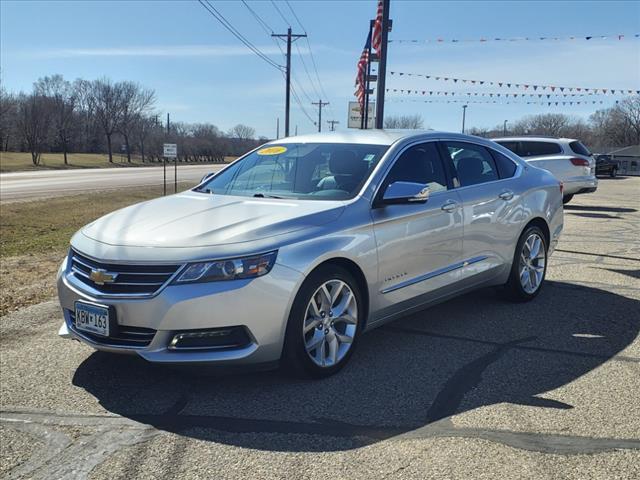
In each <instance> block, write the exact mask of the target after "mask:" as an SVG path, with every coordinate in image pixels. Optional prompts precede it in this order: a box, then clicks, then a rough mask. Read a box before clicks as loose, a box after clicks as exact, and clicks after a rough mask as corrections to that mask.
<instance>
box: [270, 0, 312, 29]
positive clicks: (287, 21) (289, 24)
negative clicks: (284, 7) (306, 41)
mask: <svg viewBox="0 0 640 480" xmlns="http://www.w3.org/2000/svg"><path fill="white" fill-rule="evenodd" d="M271 4H272V5H273V6H274V7H275V9H276V10H277V11H278V14H280V18H282V20H283V21H284V23H285V24H286V25H287V26H288V27H290V26H291V22H289V20H287V19H286V18H285V16H284V15H283V14H282V12H281V11H280V9H279V8H278V5H276V2H274V1H273V0H271ZM303 30H304V29H303ZM305 33H307V32H305Z"/></svg>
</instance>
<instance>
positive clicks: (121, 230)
mask: <svg viewBox="0 0 640 480" xmlns="http://www.w3.org/2000/svg"><path fill="white" fill-rule="evenodd" d="M344 208H345V207H344V204H343V202H339V201H324V200H317V201H316V200H292V199H265V198H247V197H235V196H227V195H215V194H213V195H210V194H201V193H196V192H184V193H180V194H177V195H171V196H169V197H163V198H158V199H155V200H151V201H148V202H143V203H139V204H136V205H132V206H130V207H127V208H123V209H122V210H117V211H115V212H113V213H110V214H108V215H106V216H104V217H102V218H100V219H98V220H96V221H95V222H93V223H90V224H89V225H87V226H86V227H84V228H83V229H82V234H83V235H84V236H86V237H89V238H91V239H93V240H96V241H98V242H101V243H106V244H109V245H120V246H132V247H173V248H179V247H184V248H190V247H206V246H213V245H227V244H232V243H239V242H249V241H256V240H260V239H264V238H268V237H272V236H275V235H281V234H285V233H290V232H293V231H296V230H303V229H307V228H311V227H317V226H319V225H323V224H326V223H329V222H332V221H333V220H336V219H337V218H338V217H339V216H340V214H341V213H342V211H343V210H344Z"/></svg>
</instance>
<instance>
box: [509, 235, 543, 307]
mask: <svg viewBox="0 0 640 480" xmlns="http://www.w3.org/2000/svg"><path fill="white" fill-rule="evenodd" d="M532 238H534V239H537V240H539V241H540V244H539V247H538V248H540V249H541V250H540V251H541V252H543V254H540V253H539V254H538V255H536V259H535V260H533V257H532V255H531V254H533V253H535V249H533V251H532V250H531V246H532V245H533V246H535V244H537V241H536V242H535V243H532V241H531V239H532ZM527 252H528V253H529V254H527ZM547 253H548V245H547V239H546V237H545V235H544V233H543V231H542V230H541V229H540V228H539V227H536V226H534V225H532V226H530V227H527V228H526V229H525V231H524V232H522V235H520V238H519V239H518V243H517V245H516V249H515V252H514V254H513V262H512V263H511V272H510V273H509V280H508V281H507V283H506V284H505V285H504V293H505V294H506V296H507V298H508V299H510V300H512V301H515V302H528V301H530V300H533V299H534V298H535V297H536V296H537V295H538V294H539V293H540V290H541V289H542V285H543V284H544V280H545V277H546V274H547V258H548V255H547ZM540 256H541V258H540ZM524 258H526V259H527V260H528V261H527V262H525V261H523V259H524ZM523 269H524V270H526V272H527V273H526V276H528V279H527V278H525V274H524V273H523ZM539 274H541V275H539ZM534 278H535V282H536V285H537V286H535V288H534V285H533V283H534ZM523 279H524V280H523ZM527 280H528V282H529V283H528V285H529V286H528V287H527Z"/></svg>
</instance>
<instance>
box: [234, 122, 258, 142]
mask: <svg viewBox="0 0 640 480" xmlns="http://www.w3.org/2000/svg"><path fill="white" fill-rule="evenodd" d="M229 136H230V137H232V138H237V139H239V140H253V139H254V138H255V137H256V130H255V128H252V127H248V126H247V125H242V124H241V123H239V124H238V125H236V126H235V127H233V128H232V129H231V130H229Z"/></svg>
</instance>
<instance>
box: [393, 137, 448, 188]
mask: <svg viewBox="0 0 640 480" xmlns="http://www.w3.org/2000/svg"><path fill="white" fill-rule="evenodd" d="M393 182H415V183H423V184H427V185H429V188H430V189H431V192H432V193H433V192H438V191H441V190H446V189H447V177H446V175H445V173H444V167H443V165H442V160H441V159H440V154H439V153H438V148H437V146H436V143H435V142H429V143H423V144H421V145H415V146H413V147H411V148H409V149H408V150H406V151H404V152H403V153H402V155H401V156H400V158H398V160H396V163H394V164H393V167H391V171H390V172H389V174H388V175H387V178H386V180H385V182H384V188H387V187H388V186H389V185H391V184H392V183H393Z"/></svg>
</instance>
